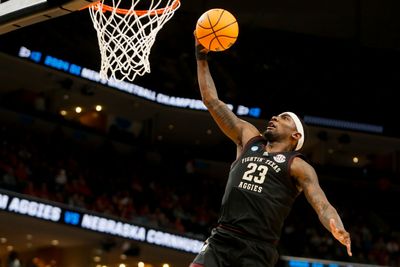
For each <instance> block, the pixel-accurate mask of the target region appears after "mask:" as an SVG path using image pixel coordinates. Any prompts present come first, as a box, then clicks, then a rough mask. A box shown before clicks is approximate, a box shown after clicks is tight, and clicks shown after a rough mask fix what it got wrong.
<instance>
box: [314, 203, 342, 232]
mask: <svg viewBox="0 0 400 267" xmlns="http://www.w3.org/2000/svg"><path fill="white" fill-rule="evenodd" d="M318 217H319V220H320V221H321V223H322V224H323V225H324V227H325V228H326V229H328V230H329V231H331V227H330V226H329V221H330V219H334V220H335V222H336V224H337V227H338V228H339V229H343V230H344V225H343V222H342V220H341V219H340V216H339V214H338V213H337V211H336V209H335V208H334V207H333V206H332V205H330V204H329V205H327V207H326V208H325V209H324V210H323V211H322V212H321V213H320V214H319V215H318Z"/></svg>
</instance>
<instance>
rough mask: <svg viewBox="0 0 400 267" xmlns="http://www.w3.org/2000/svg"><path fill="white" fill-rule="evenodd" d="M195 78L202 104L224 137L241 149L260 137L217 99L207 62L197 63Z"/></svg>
mask: <svg viewBox="0 0 400 267" xmlns="http://www.w3.org/2000/svg"><path fill="white" fill-rule="evenodd" d="M197 77H198V82H199V87H200V93H201V98H202V100H203V103H204V105H205V106H206V107H207V109H208V111H209V112H210V113H211V116H212V117H213V119H214V120H215V122H216V123H217V124H218V126H219V128H220V129H221V130H222V131H223V132H224V134H225V135H227V136H228V137H229V138H230V139H232V140H233V141H234V142H235V143H236V144H237V145H238V146H240V147H243V145H244V144H246V143H247V141H248V140H249V139H250V138H252V137H254V136H256V135H260V132H259V131H258V129H257V128H256V127H254V126H253V125H252V124H250V123H248V122H246V121H244V120H241V119H239V118H238V117H237V116H236V115H235V114H234V113H233V112H232V111H231V110H230V109H229V107H228V106H227V105H226V104H225V103H224V102H223V101H221V100H220V99H219V98H218V93H217V89H216V87H215V84H214V80H213V78H212V76H211V74H210V69H209V66H208V62H207V61H205V60H201V61H200V60H198V61H197Z"/></svg>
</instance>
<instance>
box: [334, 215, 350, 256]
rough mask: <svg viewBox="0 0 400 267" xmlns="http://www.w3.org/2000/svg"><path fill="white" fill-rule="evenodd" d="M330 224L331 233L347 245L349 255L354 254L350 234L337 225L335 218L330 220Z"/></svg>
mask: <svg viewBox="0 0 400 267" xmlns="http://www.w3.org/2000/svg"><path fill="white" fill-rule="evenodd" d="M329 226H330V227H331V233H332V235H333V236H334V237H335V238H336V239H337V240H338V241H339V242H340V243H342V244H343V245H345V246H346V247H347V254H349V256H352V255H353V254H352V253H351V240H350V234H349V233H348V232H347V231H346V230H344V229H339V228H338V227H337V225H336V222H335V220H334V219H330V220H329Z"/></svg>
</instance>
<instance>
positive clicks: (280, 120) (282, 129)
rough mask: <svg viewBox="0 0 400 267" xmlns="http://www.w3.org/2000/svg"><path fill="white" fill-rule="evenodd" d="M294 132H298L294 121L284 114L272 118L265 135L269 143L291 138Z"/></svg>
mask: <svg viewBox="0 0 400 267" xmlns="http://www.w3.org/2000/svg"><path fill="white" fill-rule="evenodd" d="M293 131H296V125H295V124H294V121H293V119H292V118H291V117H290V116H289V115H288V114H285V113H283V114H280V115H278V116H273V117H272V118H271V120H270V121H269V122H268V124H267V129H266V130H265V131H264V133H263V135H264V137H265V138H266V139H267V140H268V141H276V140H281V139H285V138H287V137H289V136H291V134H292V133H293Z"/></svg>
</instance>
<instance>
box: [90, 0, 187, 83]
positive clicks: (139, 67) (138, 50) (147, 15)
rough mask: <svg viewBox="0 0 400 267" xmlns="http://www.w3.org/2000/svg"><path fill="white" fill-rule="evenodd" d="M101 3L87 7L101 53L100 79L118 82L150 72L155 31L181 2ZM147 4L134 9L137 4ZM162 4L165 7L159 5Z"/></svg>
mask: <svg viewBox="0 0 400 267" xmlns="http://www.w3.org/2000/svg"><path fill="white" fill-rule="evenodd" d="M122 1H123V0H112V5H107V4H104V0H100V1H99V2H96V3H93V4H91V5H89V6H88V8H89V13H90V17H91V18H92V21H93V26H94V28H95V30H96V32H97V39H98V43H99V48H100V54H101V69H100V76H101V77H102V78H105V79H115V80H117V81H122V80H129V81H133V80H134V79H135V77H136V75H139V76H143V75H144V74H145V73H149V72H150V62H149V55H150V50H151V47H152V46H153V44H154V41H155V39H156V35H157V33H158V31H159V30H160V29H161V28H162V27H163V26H164V24H165V23H166V22H167V21H168V20H170V19H171V17H172V16H173V15H174V13H175V11H176V10H177V9H178V8H179V6H180V0H124V2H123V4H124V5H126V4H127V3H126V1H128V2H129V1H130V2H131V3H129V6H128V7H129V8H122V5H121V3H122ZM140 1H145V2H148V3H149V6H148V8H147V7H146V10H136V9H135V8H136V7H137V5H138V3H139V2H140ZM162 3H164V6H161V5H162Z"/></svg>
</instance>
